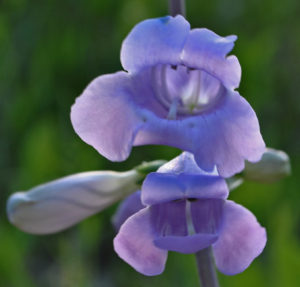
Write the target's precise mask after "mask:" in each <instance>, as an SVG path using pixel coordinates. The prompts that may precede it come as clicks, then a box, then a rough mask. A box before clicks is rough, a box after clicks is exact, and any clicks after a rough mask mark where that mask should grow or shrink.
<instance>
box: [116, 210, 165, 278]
mask: <svg viewBox="0 0 300 287" xmlns="http://www.w3.org/2000/svg"><path fill="white" fill-rule="evenodd" d="M155 236H156V234H155V233H154V231H153V228H152V226H151V216H150V213H149V208H144V209H142V210H140V211H139V212H138V213H136V214H134V215H133V216H131V217H130V218H128V219H127V220H126V221H125V223H124V224H123V225H122V226H121V229H120V231H119V233H118V234H117V236H116V237H115V239H114V248H115V251H116V252H117V254H118V255H119V256H120V257H121V258H122V259H123V260H124V261H126V262H127V263H128V264H130V265H131V266H132V267H133V268H134V269H135V270H137V271H138V272H140V273H142V274H144V275H148V276H153V275H158V274H160V273H162V272H163V271H164V268H165V263H166V260H167V251H166V250H162V249H160V248H157V247H156V246H155V245H154V244H153V240H154V238H155Z"/></svg>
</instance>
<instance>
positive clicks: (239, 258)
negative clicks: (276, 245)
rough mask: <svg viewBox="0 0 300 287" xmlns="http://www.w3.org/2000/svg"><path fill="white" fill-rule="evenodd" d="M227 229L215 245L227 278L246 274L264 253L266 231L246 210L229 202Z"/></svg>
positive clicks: (225, 225)
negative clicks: (246, 270)
mask: <svg viewBox="0 0 300 287" xmlns="http://www.w3.org/2000/svg"><path fill="white" fill-rule="evenodd" d="M224 208H225V209H224V216H225V218H224V225H223V229H222V231H221V233H220V237H219V239H218V241H217V242H216V243H215V244H214V245H213V251H214V256H215V261H216V265H217V267H218V269H219V270H220V271H221V272H222V273H224V274H227V275H233V274H236V273H240V272H242V271H244V270H245V269H246V268H247V267H248V266H249V265H250V263H251V262H252V261H253V260H254V258H256V257H257V256H258V255H259V254H260V253H261V252H262V251H263V249H264V247H265V244H266V240H267V238H266V231H265V229H264V228H263V227H261V226H260V224H259V223H258V222H257V220H256V218H255V216H254V215H253V214H252V213H251V212H250V211H249V210H247V209H246V208H244V207H243V206H241V205H239V204H236V203H234V202H232V201H227V202H226V204H225V207H224Z"/></svg>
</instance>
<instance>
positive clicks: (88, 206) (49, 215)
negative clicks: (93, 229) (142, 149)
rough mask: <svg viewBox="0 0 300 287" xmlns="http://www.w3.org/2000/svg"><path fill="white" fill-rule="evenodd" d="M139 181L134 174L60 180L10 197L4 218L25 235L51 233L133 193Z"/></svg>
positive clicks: (88, 175)
mask: <svg viewBox="0 0 300 287" xmlns="http://www.w3.org/2000/svg"><path fill="white" fill-rule="evenodd" d="M140 177H141V175H140V174H139V173H138V172H137V171H135V170H131V171H127V172H113V171H92V172H83V173H78V174H74V175H70V176H67V177H63V178H61V179H57V180H54V181H51V182H48V183H46V184H42V185H39V186H37V187H34V188H32V189H30V190H29V191H27V192H17V193H15V194H13V195H11V196H10V198H9V199H8V203H7V214H8V218H9V221H10V222H11V223H12V224H14V225H15V226H17V227H18V228H20V229H21V230H23V231H25V232H29V233H33V234H48V233H54V232H57V231H60V230H63V229H65V228H68V227H70V226H72V225H73V224H75V223H77V222H79V221H81V220H82V219H84V218H86V217H88V216H90V215H92V214H95V213H97V212H99V211H101V210H103V209H104V208H106V207H107V206H109V205H111V204H113V203H114V202H116V201H118V200H120V199H122V198H124V197H125V196H127V195H128V194H130V193H132V192H134V191H136V190H137V189H138V186H137V184H136V182H137V181H138V180H140Z"/></svg>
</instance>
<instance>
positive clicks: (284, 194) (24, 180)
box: [0, 0, 300, 287]
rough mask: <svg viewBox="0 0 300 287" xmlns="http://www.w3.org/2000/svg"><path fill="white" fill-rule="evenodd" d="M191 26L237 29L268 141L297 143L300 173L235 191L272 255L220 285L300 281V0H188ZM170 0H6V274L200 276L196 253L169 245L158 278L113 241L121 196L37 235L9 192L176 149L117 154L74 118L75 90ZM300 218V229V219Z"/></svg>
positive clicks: (153, 282)
mask: <svg viewBox="0 0 300 287" xmlns="http://www.w3.org/2000/svg"><path fill="white" fill-rule="evenodd" d="M186 2H187V15H188V19H189V20H190V22H191V24H192V26H193V27H208V28H210V29H212V30H214V31H216V32H217V33H219V34H221V35H228V34H237V35H238V36H239V40H238V41H237V43H236V48H235V50H234V53H235V54H236V55H237V56H238V57H239V59H240V61H241V65H242V68H243V79H242V84H241V88H240V92H241V94H242V95H243V96H245V97H246V98H247V99H248V101H249V102H250V103H251V105H252V106H253V107H254V109H255V110H256V111H257V114H258V117H259V119H260V123H261V129H262V134H263V135H264V138H265V140H266V143H267V145H268V146H272V147H274V148H278V149H283V150H285V151H287V152H288V153H289V155H290V157H291V160H292V168H293V173H294V175H295V176H294V177H290V178H288V179H286V180H284V181H282V182H280V183H277V184H272V185H259V184H254V183H245V184H244V185H243V186H241V187H239V188H238V189H237V190H235V191H233V192H232V194H231V196H230V197H231V198H232V199H234V200H235V201H237V202H239V203H241V204H244V205H245V206H246V207H248V208H249V209H250V210H252V211H253V212H254V213H255V214H256V215H257V217H258V220H259V221H260V222H261V223H262V224H263V225H264V226H266V228H267V230H268V239H269V240H268V243H267V247H266V249H265V251H264V253H263V255H262V256H260V257H259V258H258V259H256V260H255V261H254V262H253V264H252V265H251V266H250V268H249V269H247V270H246V271H245V272H244V273H242V274H240V275H237V276H233V277H228V276H224V275H222V274H220V281H221V286H223V287H226V286H231V287H235V286H244V287H247V286H257V287H258V286H264V287H266V286H275V287H276V286H287V287H293V286H296V285H297V284H298V283H299V275H298V273H299V268H300V261H299V258H300V247H299V236H300V235H299V234H300V233H299V232H300V231H299V222H300V211H299V204H300V197H299V179H298V178H297V176H296V175H297V174H298V173H299V172H300V161H299V160H300V149H299V147H300V145H299V140H300V133H299V122H300V97H299V96H298V91H299V90H300V82H299V66H300V65H299V64H300V60H299V59H300V49H299V47H300V18H299V13H300V5H299V1H298V0H287V1H279V0H272V1H271V0H266V1H263V2H262V1H258V0H256V1H245V0H227V1H224V0H212V1H196V0H187V1H186ZM166 3H167V1H158V0H157V1H149V0H148V1H147V0H128V1H121V0H115V1H109V0H101V1H100V0H90V1H83V0H78V1H71V0H60V1H58V0H52V1H49V0H48V1H37V0H31V1H28V0H22V1H21V0H10V1H1V3H0V58H1V65H0V99H1V105H0V109H1V110H0V132H1V133H0V134H1V137H0V154H1V155H0V169H1V172H0V180H1V197H0V204H1V208H0V278H1V283H0V285H1V286H7V287H27V286H28V287H29V286H30V287H32V286H43V287H44V286H46V287H47V286H62V287H68V286H72V287H73V286H75V287H77V286H78V287H81V286H82V287H89V286H132V287H134V286H138V287H139V286H143V287H147V286H185V287H189V286H191V287H192V286H197V284H198V279H197V274H196V267H195V261H194V258H193V256H192V255H182V254H175V253H170V254H169V260H168V262H167V267H166V271H165V272H164V273H163V274H162V275H161V276H158V277H154V278H148V277H145V276H142V275H140V274H138V273H136V272H135V271H134V270H133V269H132V268H131V267H130V266H128V265H127V264H126V263H124V262H123V261H122V260H120V259H119V258H118V257H117V255H116V254H115V253H114V251H113V247H112V239H113V236H114V230H113V228H112V226H111V224H110V217H111V215H112V214H113V211H114V209H115V206H114V207H112V208H109V209H108V210H107V211H105V212H103V213H102V214H99V215H96V216H94V217H91V218H89V219H87V220H86V221H85V222H83V223H81V224H79V225H78V226H76V227H73V228H71V229H70V230H67V231H65V232H62V233H60V234H56V235H51V236H41V237H37V236H32V235H28V234H24V233H22V232H21V231H19V230H17V229H16V228H15V227H13V226H11V225H10V224H9V223H8V222H7V220H6V215H5V201H6V199H7V197H8V196H9V194H11V193H12V192H14V191H17V190H24V189H25V190H26V189H28V188H30V187H32V186H34V185H37V184H39V183H42V182H45V181H49V180H52V179H55V178H57V177H61V176H64V175H67V174H71V173H75V172H80V171H87V170H94V169H115V170H126V169H129V168H132V167H134V166H136V165H138V164H139V163H141V162H142V161H150V160H156V159H170V158H172V157H174V156H175V155H177V154H178V153H179V151H178V150H176V149H173V148H168V147H157V146H156V147H152V146H151V147H149V146H148V147H138V148H134V149H133V153H132V155H131V156H130V158H129V159H128V160H127V161H126V162H123V163H120V164H118V163H111V162H109V161H107V160H106V159H104V158H103V157H101V156H100V155H98V153H97V152H96V151H94V150H93V149H92V148H91V147H90V146H88V145H86V144H85V143H84V142H82V141H81V140H80V139H79V137H78V136H77V135H76V134H75V133H74V132H73V129H72V126H71V124H70V120H69V111H70V106H71V105H72V103H73V102H74V100H75V97H76V96H77V95H79V94H80V93H81V91H82V90H83V89H84V87H85V86H86V85H87V84H88V83H89V82H90V81H91V80H92V79H93V78H94V77H96V76H97V75H100V74H104V73H112V72H115V71H117V70H119V69H121V65H120V62H119V50H120V45H121V42H122V39H123V38H124V37H125V36H126V34H127V33H128V32H129V31H130V29H131V28H132V27H133V25H135V24H136V23H137V22H139V21H141V20H143V19H145V18H150V17H158V16H163V15H165V14H167V4H166ZM297 226H298V229H297Z"/></svg>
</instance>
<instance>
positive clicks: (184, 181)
mask: <svg viewBox="0 0 300 287" xmlns="http://www.w3.org/2000/svg"><path fill="white" fill-rule="evenodd" d="M170 172H171V171H170ZM227 196H228V187H227V184H226V181H225V180H224V179H223V178H221V177H219V176H212V175H203V174H198V175H197V174H184V173H183V174H179V175H177V174H172V173H160V172H152V173H150V174H148V175H147V177H146V179H145V180H144V182H143V186H142V202H143V204H145V205H153V204H159V203H163V202H169V201H172V200H178V199H188V198H198V199H200V198H219V199H221V198H222V199H225V198H227Z"/></svg>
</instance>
